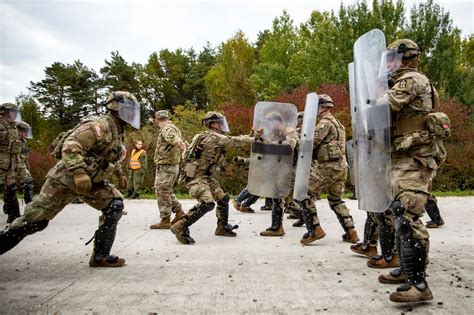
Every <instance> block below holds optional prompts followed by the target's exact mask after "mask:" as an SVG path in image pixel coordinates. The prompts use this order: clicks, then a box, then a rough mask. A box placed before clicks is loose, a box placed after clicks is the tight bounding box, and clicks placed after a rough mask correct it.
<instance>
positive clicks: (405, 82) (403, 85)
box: [398, 79, 407, 89]
mask: <svg viewBox="0 0 474 315" xmlns="http://www.w3.org/2000/svg"><path fill="white" fill-rule="evenodd" d="M398 85H399V86H400V87H401V88H402V89H403V88H405V87H406V86H407V81H406V80H405V79H403V80H400V82H399V83H398Z"/></svg>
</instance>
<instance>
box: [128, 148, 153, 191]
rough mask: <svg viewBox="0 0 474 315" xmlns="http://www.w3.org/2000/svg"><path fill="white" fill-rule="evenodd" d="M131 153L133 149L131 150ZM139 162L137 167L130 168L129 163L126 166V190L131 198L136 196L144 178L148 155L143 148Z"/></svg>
mask: <svg viewBox="0 0 474 315" xmlns="http://www.w3.org/2000/svg"><path fill="white" fill-rule="evenodd" d="M135 150H136V149H135ZM132 155H133V150H132ZM138 161H139V162H140V168H139V169H132V168H131V167H130V164H129V166H128V185H127V192H128V196H129V197H132V198H138V196H139V193H138V191H139V190H140V186H141V185H142V184H143V181H144V179H145V172H146V169H147V167H148V157H147V154H146V151H145V150H143V151H142V153H141V154H140V157H139V158H138Z"/></svg>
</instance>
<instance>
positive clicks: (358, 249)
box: [351, 243, 377, 258]
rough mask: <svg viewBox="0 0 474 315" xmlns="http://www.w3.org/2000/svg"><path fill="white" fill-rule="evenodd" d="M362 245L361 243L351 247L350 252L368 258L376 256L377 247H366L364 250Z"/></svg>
mask: <svg viewBox="0 0 474 315" xmlns="http://www.w3.org/2000/svg"><path fill="white" fill-rule="evenodd" d="M362 245H363V244H362V243H357V244H354V245H351V251H353V252H354V253H357V254H359V255H363V256H367V257H369V258H371V257H373V256H376V255H377V246H372V245H368V246H367V247H366V248H364V247H363V246H362Z"/></svg>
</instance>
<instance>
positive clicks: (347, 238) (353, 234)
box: [342, 227, 359, 243]
mask: <svg viewBox="0 0 474 315" xmlns="http://www.w3.org/2000/svg"><path fill="white" fill-rule="evenodd" d="M342 240H343V241H344V242H348V243H357V242H358V241H359V236H358V235H357V231H356V229H355V228H354V227H352V228H347V233H344V234H343V235H342Z"/></svg>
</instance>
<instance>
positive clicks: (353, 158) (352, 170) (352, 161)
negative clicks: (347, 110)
mask: <svg viewBox="0 0 474 315" xmlns="http://www.w3.org/2000/svg"><path fill="white" fill-rule="evenodd" d="M348 68H349V69H348V70H349V95H350V104H351V127H352V136H353V137H354V136H355V135H356V134H357V123H356V119H355V118H356V116H355V104H356V98H357V97H356V88H355V78H354V63H353V62H351V63H350V64H349V67H348ZM349 142H350V144H349ZM353 152H354V141H353V140H352V139H351V140H349V141H347V145H346V155H347V163H348V164H349V177H350V181H351V185H353V186H354V195H355V196H356V197H357V196H358V181H359V180H358V173H357V168H356V167H354V166H355V165H357V154H354V153H353Z"/></svg>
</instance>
